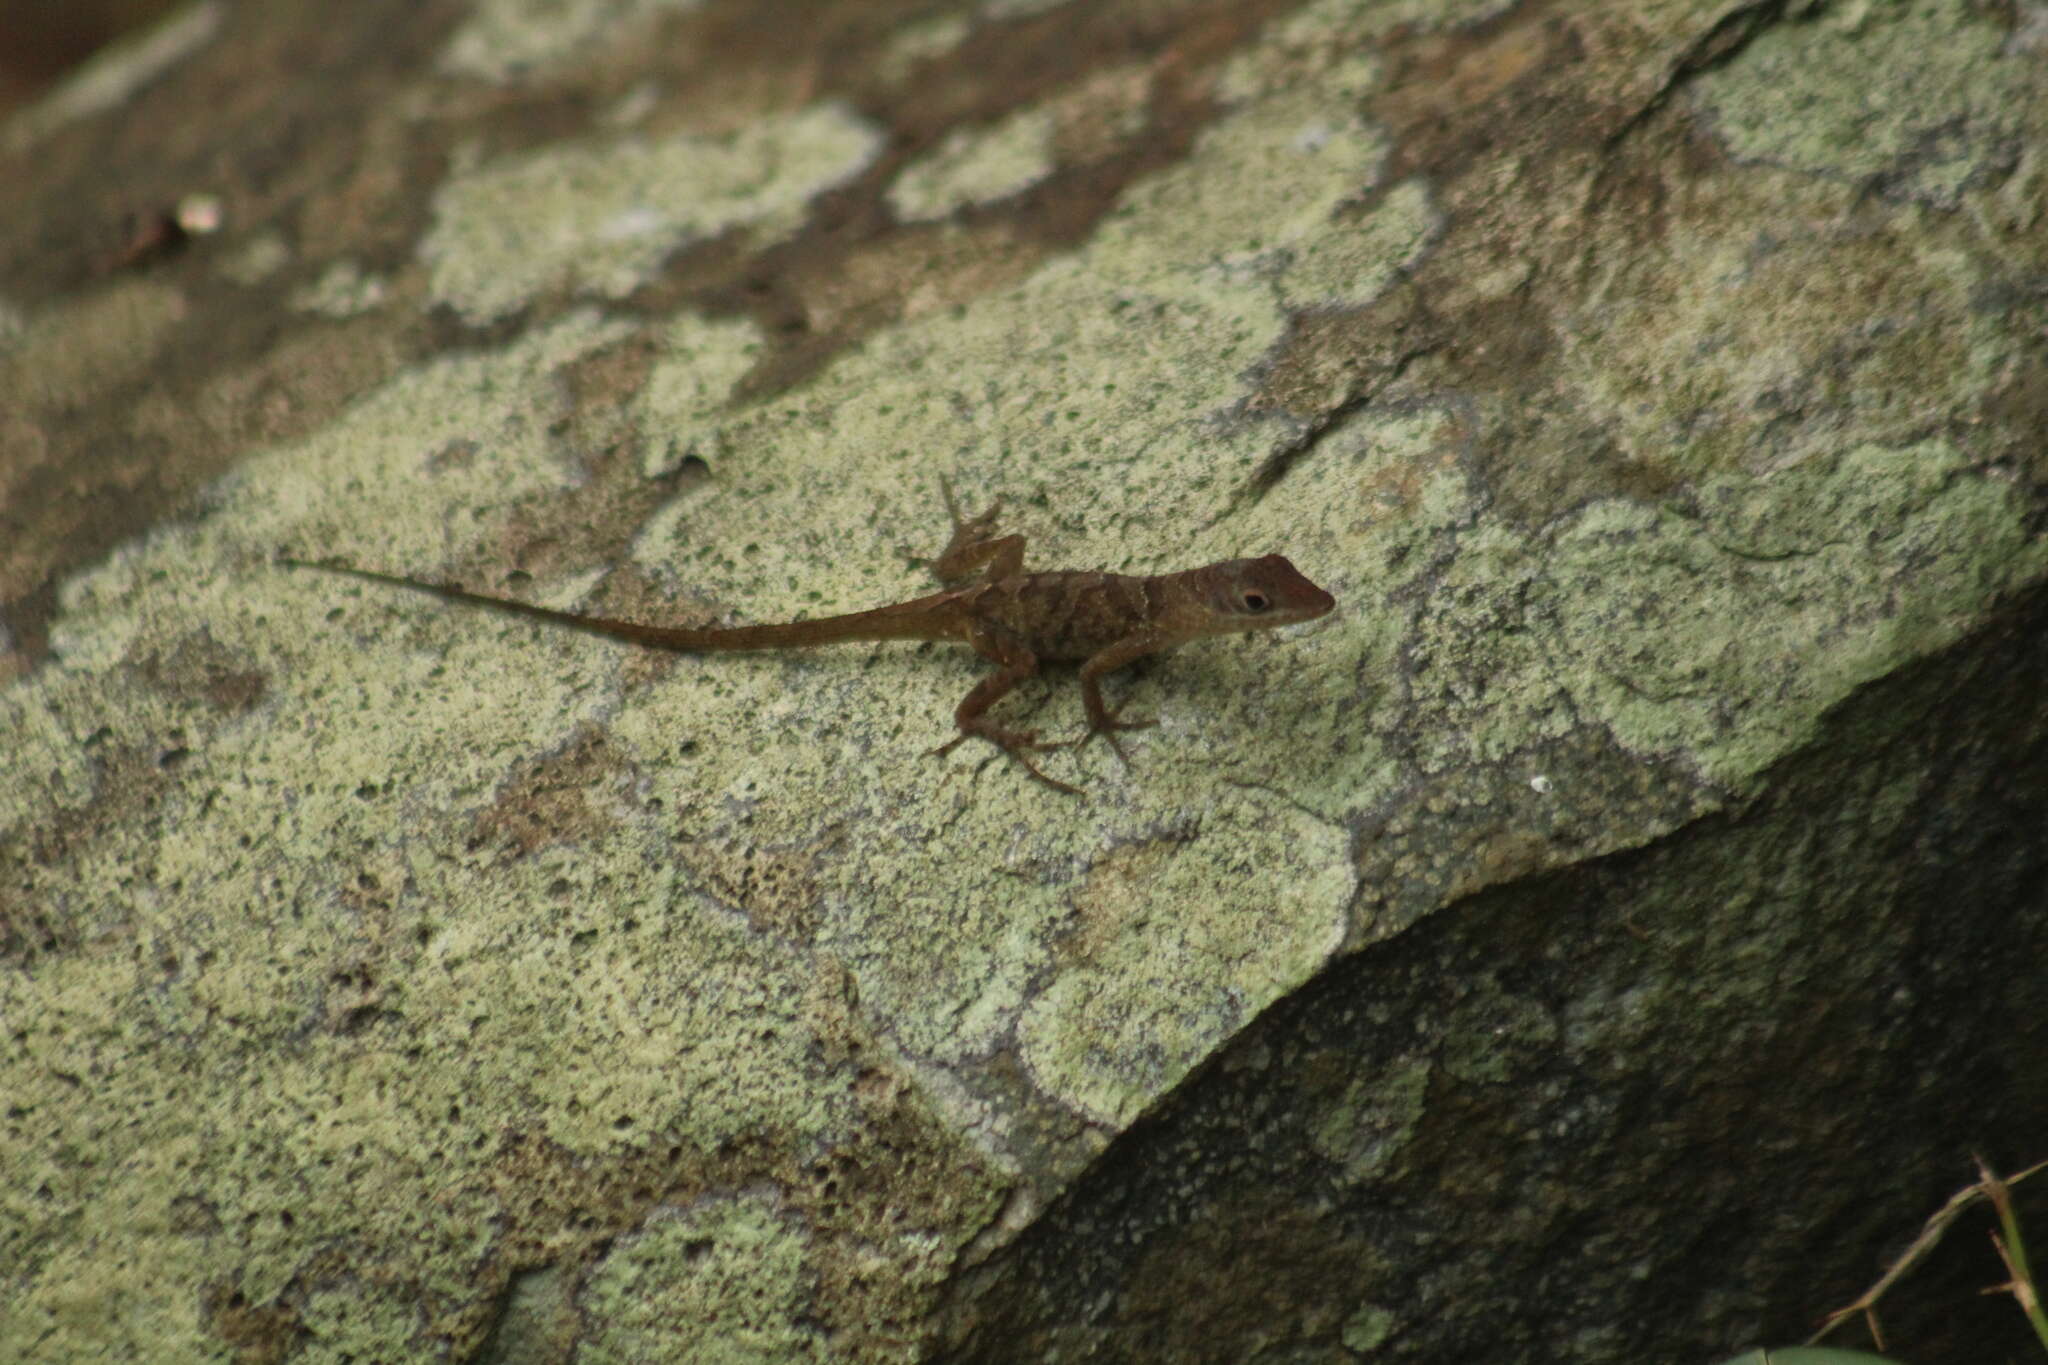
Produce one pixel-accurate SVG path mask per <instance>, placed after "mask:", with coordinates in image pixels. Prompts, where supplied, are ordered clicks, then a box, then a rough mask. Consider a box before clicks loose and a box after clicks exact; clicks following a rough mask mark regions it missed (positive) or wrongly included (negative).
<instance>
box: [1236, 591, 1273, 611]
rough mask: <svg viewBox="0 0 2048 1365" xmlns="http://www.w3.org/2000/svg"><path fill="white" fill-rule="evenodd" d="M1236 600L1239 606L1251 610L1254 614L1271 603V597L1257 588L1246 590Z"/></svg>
mask: <svg viewBox="0 0 2048 1365" xmlns="http://www.w3.org/2000/svg"><path fill="white" fill-rule="evenodd" d="M1237 601H1238V604H1239V605H1240V606H1242V607H1243V608H1244V609H1245V610H1246V611H1248V612H1251V613H1252V614H1253V615H1254V616H1256V615H1257V614H1258V613H1260V612H1262V611H1264V610H1265V609H1266V608H1268V607H1270V606H1272V605H1273V599H1272V598H1270V597H1268V596H1266V594H1264V593H1262V592H1260V591H1259V590H1258V589H1257V588H1252V589H1250V590H1248V591H1246V592H1245V593H1244V594H1243V595H1241V596H1240V597H1239V598H1238V599H1237Z"/></svg>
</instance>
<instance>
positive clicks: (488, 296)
mask: <svg viewBox="0 0 2048 1365" xmlns="http://www.w3.org/2000/svg"><path fill="white" fill-rule="evenodd" d="M878 148H879V134H878V133H877V132H876V131H875V130H874V129H873V128H870V127H869V126H867V125H866V124H865V123H863V122H862V121H861V120H860V119H858V118H857V117H855V116H854V115H853V114H852V113H851V112H849V111H848V110H845V109H841V108H838V107H834V106H815V107H812V108H809V109H802V110H798V111H796V112H794V113H788V114H776V115H766V116H763V117H761V118H759V119H757V120H755V121H753V122H751V123H749V124H748V125H747V126H746V127H745V128H744V129H742V130H741V131H739V132H737V133H734V134H732V135H730V136H725V137H715V136H710V135H705V134H688V133H683V134H675V135H672V136H669V137H664V138H658V139H655V138H646V137H641V136H637V135H630V136H625V137H620V138H617V139H611V140H601V141H595V142H591V143H588V144H575V143H564V144H559V145H556V146H551V147H547V148H543V149H542V150H540V151H537V152H531V153H525V154H522V155H518V156H511V157H506V158H504V159H502V160H500V161H497V162H493V163H490V164H487V165H484V166H480V167H477V168H475V169H473V170H470V171H468V172H467V173H465V174H459V175H457V176H455V177H454V178H453V179H451V180H450V181H449V182H448V183H447V184H445V185H443V186H442V187H441V190H440V192H439V193H438V194H436V195H435V197H434V225H433V227H432V229H431V230H430V231H429V232H428V233H427V236H426V238H425V240H424V241H423V242H422V243H421V244H420V254H421V256H422V258H423V259H424V260H425V261H426V262H427V264H428V266H429V268H430V270H431V272H432V280H431V288H432V292H433V296H434V298H435V299H436V300H438V301H440V302H443V303H446V304H448V305H450V306H451V307H453V308H454V309H455V310H456V311H457V312H458V313H460V314H461V315H462V316H463V317H464V318H465V319H466V320H468V321H469V322H472V323H479V324H480V323H485V322H489V321H492V320H493V319H497V318H502V317H505V316H507V315H508V314H511V313H514V312H516V311H518V310H519V309H520V308H522V307H524V306H525V305H526V304H527V303H529V302H530V301H532V300H533V298H534V297H535V296H536V295H539V294H542V293H544V292H547V291H550V290H556V289H568V290H572V291H575V292H577V293H588V294H596V295H601V296H604V297H611V298H618V297H623V296H624V295H626V294H629V293H631V292H632V291H633V290H634V289H636V288H638V287H639V286H640V285H642V284H644V283H646V282H647V281H648V280H649V279H651V278H652V277H653V272H654V270H655V268H656V267H657V266H658V265H660V263H661V261H662V259H663V258H664V257H666V256H667V255H668V254H669V253H670V252H672V251H674V250H676V249H677V248H678V247H681V246H684V245H686V244H688V243H690V242H693V241H698V240H701V239H703V238H706V237H710V236H714V235H716V234H718V233H721V232H725V231H728V230H731V229H736V228H744V229H745V230H747V231H748V232H750V233H752V234H753V235H754V237H755V239H756V240H757V241H758V242H760V243H762V244H766V243H767V242H770V241H772V240H774V239H775V238H776V237H777V236H779V235H782V234H785V233H787V232H789V231H790V230H792V229H793V228H794V227H795V226H796V225H797V224H798V223H799V222H801V220H802V213H803V208H804V204H805V202H806V201H807V200H808V199H809V198H810V197H811V196H812V195H814V194H816V193H817V192H818V191H820V190H822V189H825V188H826V187H827V186H830V185H833V184H836V183H837V182H839V181H841V180H844V179H845V178H846V177H848V176H850V175H853V174H855V173H856V172H858V171H859V170H860V169H861V168H862V167H864V166H865V165H866V164H867V163H868V162H869V160H871V159H872V158H873V156H874V155H875V154H876V152H877V150H878Z"/></svg>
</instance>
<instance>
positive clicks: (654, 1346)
mask: <svg viewBox="0 0 2048 1365" xmlns="http://www.w3.org/2000/svg"><path fill="white" fill-rule="evenodd" d="M808 1248H809V1241H808V1237H807V1235H806V1234H805V1232H804V1230H803V1229H801V1228H799V1227H796V1226H793V1225H792V1224H791V1223H790V1222H789V1221H788V1220H787V1218H786V1216H784V1215H783V1214H782V1213H781V1212H780V1211H778V1210H777V1209H776V1208H774V1206H773V1205H772V1204H771V1203H769V1202H768V1201H765V1200H762V1199H760V1198H757V1197H747V1196H742V1197H738V1198H733V1199H715V1200H709V1201H706V1202H705V1203H702V1204H699V1205H697V1206H694V1207H692V1208H689V1209H684V1210H675V1211H670V1212H666V1213H663V1214H662V1215H660V1216H658V1217H656V1218H653V1219H650V1220H649V1222H648V1224H647V1226H646V1227H644V1228H643V1229H641V1230H640V1231H638V1232H635V1233H634V1234H633V1235H631V1236H629V1237H625V1238H621V1239H620V1241H619V1243H618V1245H617V1246H615V1247H614V1248H613V1249H612V1251H611V1252H610V1253H609V1254H608V1255H607V1256H606V1257H605V1258H604V1260H603V1261H602V1262H600V1263H599V1264H598V1265H597V1266H596V1267H595V1268H594V1269H593V1271H592V1272H591V1275H590V1278H589V1280H588V1281H587V1282H586V1283H585V1284H584V1287H583V1293H582V1296H581V1307H582V1310H583V1314H584V1317H585V1320H586V1322H587V1323H588V1326H587V1328H586V1330H585V1332H584V1333H583V1336H582V1340H581V1341H580V1343H579V1345H578V1350H577V1358H578V1359H579V1360H589V1361H591V1362H593V1365H597V1363H598V1362H603V1363H604V1365H612V1363H613V1362H618V1365H631V1362H637V1361H643V1360H648V1359H652V1358H659V1359H662V1360H674V1361H690V1362H700V1361H701V1362H704V1365H712V1362H718V1365H747V1363H748V1362H759V1365H781V1363H782V1362H785V1361H802V1360H827V1359H830V1358H831V1352H830V1350H829V1349H828V1343H827V1341H826V1339H825V1338H824V1336H823V1334H821V1333H820V1332H819V1331H818V1330H817V1328H816V1327H812V1326H806V1325H803V1320H804V1316H805V1308H806V1306H807V1304H808V1303H809V1300H810V1284H809V1281H810V1279H811V1278H812V1275H813V1272H812V1271H811V1269H810V1267H809V1266H808V1265H807V1263H806V1262H807V1253H808Z"/></svg>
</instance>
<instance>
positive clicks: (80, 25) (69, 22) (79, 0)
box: [0, 0, 181, 118]
mask: <svg viewBox="0 0 2048 1365" xmlns="http://www.w3.org/2000/svg"><path fill="white" fill-rule="evenodd" d="M180 3H181V0H0V118H5V117H6V116H7V115H9V114H12V113H14V112H15V111H16V110H17V109H20V108H21V107H22V106H24V105H26V104H28V103H30V102H32V101H33V100H34V99H35V98H36V97H37V96H38V95H41V94H42V93H43V92H44V91H46V90H48V89H49V88H50V86H51V85H52V84H53V83H55V82H56V81H57V80H59V79H61V78H62V77H63V75H64V73H65V72H67V71H69V70H70V69H71V68H72V67H74V66H77V65H78V64H79V63H80V62H82V61H84V60H85V59H86V58H87V57H90V56H91V55H92V54H93V53H95V52H97V51H98V50H99V49H101V48H102V47H105V46H106V45H107V44H108V43H110V42H112V41H114V40H115V39H116V38H119V37H122V36H123V35H125V34H128V33H131V32H133V31H134V30H136V29H139V28H145V27H147V26H148V25H150V24H153V23H155V22H156V21H157V20H158V19H161V18H163V17H164V16H165V15H166V14H169V13H170V12H171V11H172V10H174V9H176V8H178V5H179V4H180Z"/></svg>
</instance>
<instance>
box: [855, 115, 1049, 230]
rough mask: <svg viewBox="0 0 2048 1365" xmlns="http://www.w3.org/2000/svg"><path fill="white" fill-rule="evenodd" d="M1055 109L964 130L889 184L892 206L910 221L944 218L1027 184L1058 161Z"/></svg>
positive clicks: (1010, 192)
mask: <svg viewBox="0 0 2048 1365" xmlns="http://www.w3.org/2000/svg"><path fill="white" fill-rule="evenodd" d="M1053 131H1054V122H1053V117H1052V114H1051V113H1050V112H1049V111H1047V110H1044V109H1026V110H1023V111H1021V112H1019V113H1016V114H1012V115H1011V116H1009V117H1008V118H1005V119H1003V120H1002V121H1001V122H999V123H997V124H995V125H993V126H991V127H989V128H985V129H977V130H972V131H970V130H967V129H960V130H956V131H955V132H953V133H950V134H948V135H947V137H946V140H945V141H944V142H942V143H940V144H939V145H938V146H937V147H935V148H933V149H932V150H931V151H930V152H928V153H927V154H926V155H925V156H924V157H923V158H922V159H920V160H918V161H915V162H913V163H911V164H910V165H908V166H906V167H904V168H903V171H902V173H901V174H899V175H898V176H897V178H896V180H895V182H894V183H892V184H891V185H890V186H889V190H888V199H889V207H890V208H891V209H893V210H894V211H895V213H896V216H897V217H898V218H901V219H902V220H904V221H905V222H917V221H919V220H920V219H931V218H943V217H945V216H946V215H947V214H949V213H952V212H953V211H954V210H956V209H960V208H965V207H970V206H973V205H977V204H986V203H991V202H993V201H994V200H997V199H1002V198H1006V197H1007V196H1009V195H1012V194H1016V193H1017V192H1019V191H1020V190H1023V189H1025V188H1026V187H1028V186H1029V185H1031V184H1032V183H1033V182H1034V181H1036V180H1038V179H1040V178H1041V177H1043V176H1044V175H1045V174H1046V173H1047V172H1048V171H1050V170H1051V169H1052V166H1053Z"/></svg>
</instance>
